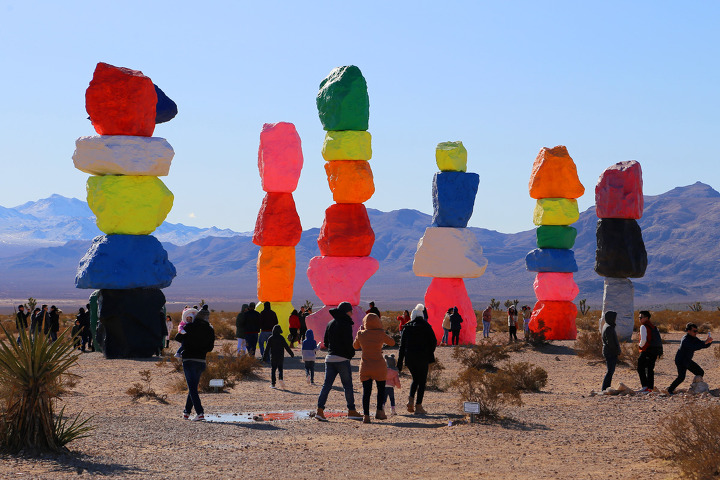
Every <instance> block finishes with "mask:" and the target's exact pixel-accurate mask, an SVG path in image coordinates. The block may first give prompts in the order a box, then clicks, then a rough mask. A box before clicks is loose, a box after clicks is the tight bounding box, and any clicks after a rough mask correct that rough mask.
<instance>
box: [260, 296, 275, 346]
mask: <svg viewBox="0 0 720 480" xmlns="http://www.w3.org/2000/svg"><path fill="white" fill-rule="evenodd" d="M277 324H278V317H277V314H276V313H275V312H273V311H272V308H271V307H270V302H265V303H263V311H262V312H260V338H259V340H258V343H259V344H260V357H264V356H265V344H266V343H267V341H268V338H270V335H272V331H273V327H275V325H277Z"/></svg>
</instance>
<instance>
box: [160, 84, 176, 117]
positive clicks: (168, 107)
mask: <svg viewBox="0 0 720 480" xmlns="http://www.w3.org/2000/svg"><path fill="white" fill-rule="evenodd" d="M155 95H157V103H156V104H155V123H156V124H158V123H165V122H169V121H170V120H172V119H173V118H175V115H177V114H178V107H177V104H176V103H175V102H173V100H172V99H171V98H170V97H168V96H167V95H165V92H163V91H162V90H160V87H158V86H157V85H155Z"/></svg>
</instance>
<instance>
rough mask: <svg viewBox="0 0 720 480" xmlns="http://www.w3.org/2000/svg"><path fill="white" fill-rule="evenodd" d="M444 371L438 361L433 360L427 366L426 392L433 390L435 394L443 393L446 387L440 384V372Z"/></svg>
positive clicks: (443, 366) (443, 367)
mask: <svg viewBox="0 0 720 480" xmlns="http://www.w3.org/2000/svg"><path fill="white" fill-rule="evenodd" d="M443 370H445V365H443V364H442V363H440V360H435V362H433V363H431V364H430V365H429V366H428V376H427V384H426V385H425V388H426V389H428V390H435V391H437V392H444V391H445V389H446V388H447V385H445V384H443V383H442V382H441V379H442V372H443Z"/></svg>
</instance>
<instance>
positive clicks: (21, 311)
mask: <svg viewBox="0 0 720 480" xmlns="http://www.w3.org/2000/svg"><path fill="white" fill-rule="evenodd" d="M28 315H30V313H29V312H26V311H25V305H18V311H17V313H16V314H15V326H16V327H17V331H18V338H17V343H18V345H20V336H21V334H22V331H23V330H27V327H28V322H27V318H28Z"/></svg>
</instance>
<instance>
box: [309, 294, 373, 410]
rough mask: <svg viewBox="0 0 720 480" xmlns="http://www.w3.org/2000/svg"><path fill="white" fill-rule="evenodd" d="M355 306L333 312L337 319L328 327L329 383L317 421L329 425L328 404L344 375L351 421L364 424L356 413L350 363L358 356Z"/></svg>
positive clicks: (324, 388)
mask: <svg viewBox="0 0 720 480" xmlns="http://www.w3.org/2000/svg"><path fill="white" fill-rule="evenodd" d="M352 310H353V308H352V305H350V303H349V302H342V303H341V304H340V305H338V307H337V308H333V309H331V310H330V315H332V317H333V319H332V320H330V322H329V323H328V324H327V327H325V336H324V337H323V343H324V344H325V348H327V351H328V353H327V356H326V357H325V381H324V382H323V386H322V390H320V396H319V397H318V405H317V413H316V414H315V418H316V419H317V420H320V421H321V422H326V421H327V418H325V415H324V413H323V411H324V410H325V402H327V398H328V395H329V394H330V390H331V389H332V386H333V383H334V382H335V377H337V376H338V375H340V382H342V386H343V390H344V391H345V401H346V403H347V408H348V418H353V419H356V420H362V418H363V417H362V416H361V415H360V414H359V413H358V411H357V410H355V395H354V394H353V384H352V371H351V370H350V359H351V358H353V357H354V356H355V349H354V348H353V331H352V330H353V323H354V322H353V321H352V317H350V313H352Z"/></svg>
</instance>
